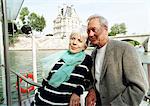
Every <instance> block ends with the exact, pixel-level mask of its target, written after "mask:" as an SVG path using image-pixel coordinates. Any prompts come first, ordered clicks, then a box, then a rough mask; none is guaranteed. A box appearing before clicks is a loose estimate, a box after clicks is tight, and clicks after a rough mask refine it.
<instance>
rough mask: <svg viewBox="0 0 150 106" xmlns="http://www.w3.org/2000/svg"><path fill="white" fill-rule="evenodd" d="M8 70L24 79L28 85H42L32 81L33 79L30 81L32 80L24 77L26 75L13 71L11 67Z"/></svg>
mask: <svg viewBox="0 0 150 106" xmlns="http://www.w3.org/2000/svg"><path fill="white" fill-rule="evenodd" d="M10 71H11V72H12V73H14V74H15V75H16V76H18V77H19V78H22V80H24V81H25V82H27V83H29V84H30V85H33V86H37V87H42V85H41V84H39V83H36V82H34V81H32V80H29V79H28V78H26V77H25V76H23V75H22V74H20V73H17V72H15V71H13V70H12V69H10Z"/></svg>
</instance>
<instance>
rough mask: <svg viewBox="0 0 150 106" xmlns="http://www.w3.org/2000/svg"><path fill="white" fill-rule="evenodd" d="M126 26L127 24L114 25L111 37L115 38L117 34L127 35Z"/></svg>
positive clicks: (110, 33)
mask: <svg viewBox="0 0 150 106" xmlns="http://www.w3.org/2000/svg"><path fill="white" fill-rule="evenodd" d="M126 32H127V31H126V25H125V23H121V24H114V25H113V26H112V27H111V31H110V32H109V36H115V35H117V34H126Z"/></svg>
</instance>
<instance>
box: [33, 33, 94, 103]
mask: <svg viewBox="0 0 150 106" xmlns="http://www.w3.org/2000/svg"><path fill="white" fill-rule="evenodd" d="M86 48H87V37H86V36H85V35H82V34H81V33H72V34H71V35H70V41H69V49H68V50H67V51H63V52H61V53H57V54H56V55H55V56H54V55H53V56H50V57H48V58H46V59H45V60H46V62H47V63H46V64H47V66H45V67H46V68H48V70H49V71H48V73H47V75H48V76H47V78H46V79H43V82H42V85H43V87H40V88H38V89H37V91H36V95H35V101H34V104H35V105H46V106H79V105H80V95H81V94H83V91H85V90H86V88H88V87H89V85H90V82H92V79H91V78H92V77H91V76H90V75H91V73H90V70H91V67H92V66H91V65H92V59H91V57H90V56H89V55H87V54H85V52H84V50H85V49H86ZM52 58H53V65H51V64H50V63H49V61H51V59H52ZM54 61H55V62H54ZM48 66H51V67H52V68H51V69H50V67H48Z"/></svg>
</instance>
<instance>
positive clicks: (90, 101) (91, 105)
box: [86, 89, 96, 106]
mask: <svg viewBox="0 0 150 106" xmlns="http://www.w3.org/2000/svg"><path fill="white" fill-rule="evenodd" d="M95 103H96V93H95V90H94V89H90V90H89V92H88V95H87V97H86V106H95Z"/></svg>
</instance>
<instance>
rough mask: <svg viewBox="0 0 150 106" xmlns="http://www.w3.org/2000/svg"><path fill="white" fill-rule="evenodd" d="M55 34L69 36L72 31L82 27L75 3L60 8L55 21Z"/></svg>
mask: <svg viewBox="0 0 150 106" xmlns="http://www.w3.org/2000/svg"><path fill="white" fill-rule="evenodd" d="M53 23H54V27H53V36H55V37H58V38H67V37H69V35H70V33H71V32H72V31H74V30H77V29H79V28H81V27H82V22H81V20H80V18H79V16H78V15H77V13H76V11H75V9H74V8H73V5H71V6H67V5H65V4H64V5H63V7H62V8H60V7H59V8H58V16H57V18H56V19H55V20H54V21H53Z"/></svg>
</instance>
